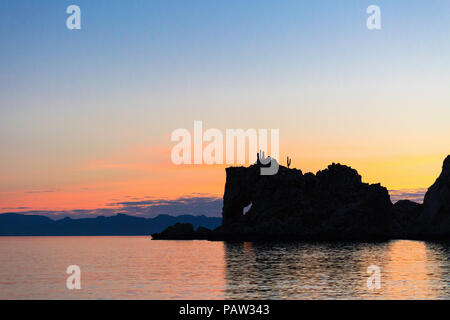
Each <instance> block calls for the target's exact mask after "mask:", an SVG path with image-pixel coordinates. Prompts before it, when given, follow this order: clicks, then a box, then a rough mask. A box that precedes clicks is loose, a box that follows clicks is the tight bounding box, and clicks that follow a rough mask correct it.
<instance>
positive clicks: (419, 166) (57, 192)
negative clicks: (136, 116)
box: [0, 148, 445, 212]
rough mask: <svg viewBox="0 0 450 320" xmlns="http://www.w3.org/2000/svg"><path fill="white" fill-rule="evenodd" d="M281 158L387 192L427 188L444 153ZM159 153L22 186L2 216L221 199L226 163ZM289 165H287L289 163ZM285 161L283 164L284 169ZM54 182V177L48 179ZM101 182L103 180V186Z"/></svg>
mask: <svg viewBox="0 0 450 320" xmlns="http://www.w3.org/2000/svg"><path fill="white" fill-rule="evenodd" d="M137 150H138V149H137ZM290 150H291V151H290V152H283V153H281V154H280V158H281V159H285V158H286V155H290V156H291V158H292V165H291V168H299V169H301V170H302V171H303V172H304V173H306V172H314V173H315V172H316V171H318V170H322V169H324V168H326V166H327V165H328V164H330V163H331V162H340V163H342V164H346V165H349V166H351V167H353V168H355V169H357V170H358V172H359V173H360V174H361V175H362V177H363V181H364V182H368V183H381V184H382V185H383V186H385V187H387V188H388V189H391V190H392V189H395V190H400V189H414V188H428V187H429V186H430V185H431V184H432V183H433V182H434V180H435V179H436V178H437V177H438V175H439V173H440V170H441V165H442V160H443V159H444V157H445V156H444V155H430V156H398V157H379V158H371V159H367V158H362V157H361V158H356V157H354V158H353V159H350V158H348V157H345V156H344V157H341V158H340V159H336V160H334V161H327V157H326V156H321V155H320V153H310V154H308V155H307V156H301V157H293V156H292V155H293V154H301V153H300V152H298V151H297V152H295V149H290ZM149 152H152V153H153V155H154V154H155V153H154V150H151V149H149V150H141V149H139V151H136V150H134V151H133V152H131V153H128V154H124V155H122V156H121V157H119V158H117V157H111V158H110V159H109V160H95V161H91V162H89V163H88V164H87V165H85V166H83V167H82V168H78V169H76V170H73V171H72V175H73V177H72V179H71V180H72V181H73V182H72V181H64V182H63V183H58V184H51V183H50V184H48V185H46V186H44V187H40V188H27V189H26V190H23V189H20V188H18V189H17V190H11V191H3V190H2V192H1V193H0V211H1V212H21V211H30V210H53V211H54V210H56V211H57V210H74V209H87V210H92V209H99V208H111V204H112V203H115V202H121V201H126V200H128V199H134V200H141V199H144V198H149V197H151V198H155V199H176V198H179V197H182V196H186V195H192V194H208V195H212V196H217V197H222V195H223V191H224V185H225V168H226V167H227V166H226V165H179V166H176V165H173V164H172V163H170V158H169V154H170V149H167V148H166V149H164V148H160V149H158V152H159V153H158V154H157V155H158V157H153V158H151V161H149V162H148V163H146V159H150V158H149ZM284 162H285V161H284ZM284 162H283V161H280V163H281V165H285V163H284ZM49 180H50V179H49ZM97 181H102V182H101V183H99V182H97Z"/></svg>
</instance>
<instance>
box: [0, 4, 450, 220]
mask: <svg viewBox="0 0 450 320" xmlns="http://www.w3.org/2000/svg"><path fill="white" fill-rule="evenodd" d="M72 4H75V5H78V6H79V7H80V9H81V30H69V29H67V27H66V19H67V18H68V16H69V15H68V14H67V13H66V8H67V7H68V6H69V5H72ZM373 4H375V5H378V6H379V7H380V9H381V26H382V27H381V30H369V29H367V27H366V20H367V17H368V14H367V13H366V8H367V7H368V6H370V5H373ZM449 33H450V2H449V1H448V0H435V1H433V2H430V1H425V0H421V1H414V0H413V1H404V0H398V1H378V0H370V1H364V0H357V1H356V0H341V1H339V0H328V1H323V0H317V1H306V0H304V1H300V0H297V1H266V0H259V1H234V0H227V1H206V0H179V1H174V0H165V1H156V0H151V1H148V0H142V1H138V0H130V1H125V0H121V1H119V0H113V1H111V0H110V1H104V0H96V1H84V0H83V1H78V0H73V1H50V0H44V1H30V0H18V1H17V0H3V1H1V2H0V48H1V50H0V147H1V150H2V152H1V157H0V212H11V211H13V212H29V213H33V212H50V213H64V214H69V215H72V216H77V214H81V213H83V214H89V213H93V214H94V213H95V214H98V212H116V211H117V210H122V209H123V208H124V206H125V207H127V208H128V205H129V204H126V205H125V204H124V203H126V202H127V201H136V202H141V201H146V200H148V199H152V201H154V202H152V203H147V204H146V206H147V207H148V206H149V207H153V209H152V210H147V209H148V208H147V209H146V210H142V208H140V207H138V208H137V209H136V206H134V205H132V207H133V208H135V209H136V210H134V211H133V214H137V215H139V214H141V215H145V216H152V215H155V214H156V213H158V212H160V211H158V210H159V209H156V208H155V203H156V204H158V208H161V205H162V206H165V205H167V206H168V207H165V208H166V209H164V210H165V211H164V212H169V213H170V212H171V208H173V207H171V205H173V204H175V205H176V206H177V208H179V207H178V205H179V204H180V203H182V204H185V205H186V211H189V212H194V211H195V210H193V208H194V209H195V208H197V209H198V208H199V207H198V204H199V203H200V202H201V201H205V203H204V205H205V207H203V208H211V207H208V206H209V205H210V204H211V201H212V202H213V203H215V207H214V208H216V209H211V210H213V211H214V210H216V211H217V212H214V213H211V215H220V205H217V202H215V201H216V200H217V199H219V201H220V198H221V197H222V195H223V190H224V183H225V170H224V168H225V166H224V165H197V166H194V165H180V166H176V165H174V164H173V163H172V162H171V158H170V154H171V149H172V148H173V146H174V144H175V143H174V142H172V141H171V140H170V136H171V133H172V132H173V131H174V130H175V129H177V128H186V129H188V130H190V131H192V130H193V123H194V121H195V120H201V121H202V122H203V126H204V127H205V128H218V129H220V130H222V131H223V132H225V130H226V129H235V128H243V129H249V128H256V129H258V128H267V129H270V128H277V129H279V130H280V159H285V158H286V156H290V157H291V158H292V165H291V167H296V168H300V169H302V170H303V172H308V171H311V172H316V171H318V170H321V169H323V168H325V167H326V166H327V165H328V164H330V163H331V162H340V163H344V164H347V165H350V166H352V167H353V168H355V169H357V170H358V172H359V173H360V174H361V175H362V177H363V181H365V182H369V183H378V182H380V183H381V184H382V185H384V186H386V187H387V188H388V189H390V190H393V193H394V194H395V196H397V197H398V196H399V194H400V195H402V194H405V195H408V194H411V195H412V197H414V199H416V198H418V199H419V200H420V194H423V192H424V191H423V190H426V188H428V187H429V186H430V185H431V184H432V183H433V182H434V180H435V179H436V177H437V176H438V175H439V173H440V170H441V166H442V162H443V160H444V158H445V156H446V155H447V154H449V149H448V146H449V144H448V141H449V140H450V128H449V125H448V119H449V118H450V108H449V106H450V90H448V88H449V86H450V59H449V58H448V57H449V56H450V41H449V39H450V37H449ZM280 162H281V164H284V163H283V161H280ZM417 190H419V192H418V191H417ZM130 199H131V200H130ZM169 203H170V206H169ZM192 203H195V206H197V207H195V206H194V207H192ZM102 210H103V211H102ZM108 210H110V211H108ZM127 210H128V209H127ZM125 211H126V210H125ZM174 211H176V214H178V213H179V212H180V211H183V210H178V209H177V210H175V209H174ZM198 211H201V212H204V211H205V210H198ZM126 212H131V211H126Z"/></svg>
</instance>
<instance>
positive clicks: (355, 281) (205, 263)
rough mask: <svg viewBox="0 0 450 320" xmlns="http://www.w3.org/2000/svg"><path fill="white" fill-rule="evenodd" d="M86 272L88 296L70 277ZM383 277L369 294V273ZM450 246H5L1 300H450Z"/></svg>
mask: <svg viewBox="0 0 450 320" xmlns="http://www.w3.org/2000/svg"><path fill="white" fill-rule="evenodd" d="M69 265H78V266H79V267H80V269H81V289H80V290H69V289H67V288H66V279H67V277H68V276H69V275H68V274H66V269H67V267H68V266H69ZM371 265H375V266H378V267H379V268H380V279H381V282H380V288H379V289H376V288H375V289H372V290H370V289H368V287H367V279H368V277H369V276H370V275H371V274H369V273H367V268H368V267H369V266H371ZM449 282H450V243H445V242H424V241H404V240H397V241H389V242H381V243H289V242H286V243H251V242H244V243H228V242H209V241H152V240H150V238H149V237H3V238H0V299H449V298H450V285H449Z"/></svg>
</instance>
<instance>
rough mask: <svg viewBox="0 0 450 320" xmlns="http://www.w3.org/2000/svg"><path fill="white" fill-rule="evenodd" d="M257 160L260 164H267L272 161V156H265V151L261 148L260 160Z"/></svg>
mask: <svg viewBox="0 0 450 320" xmlns="http://www.w3.org/2000/svg"><path fill="white" fill-rule="evenodd" d="M257 161H258V163H259V164H263V165H266V164H269V163H270V161H271V159H270V157H266V156H265V153H264V151H261V150H259V153H258V160H257Z"/></svg>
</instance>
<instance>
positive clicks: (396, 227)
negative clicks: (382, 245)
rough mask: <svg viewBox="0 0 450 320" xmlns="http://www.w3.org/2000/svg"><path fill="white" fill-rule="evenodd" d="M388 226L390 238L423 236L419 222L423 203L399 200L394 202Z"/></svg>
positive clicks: (421, 225)
mask: <svg viewBox="0 0 450 320" xmlns="http://www.w3.org/2000/svg"><path fill="white" fill-rule="evenodd" d="M393 209H394V210H393V212H392V216H391V223H390V228H389V231H390V232H389V234H390V238H396V239H416V238H420V237H422V236H423V224H422V223H421V221H420V220H421V219H422V212H423V205H422V204H419V203H416V202H413V201H409V200H400V201H398V202H397V203H395V204H394V208H393Z"/></svg>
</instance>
